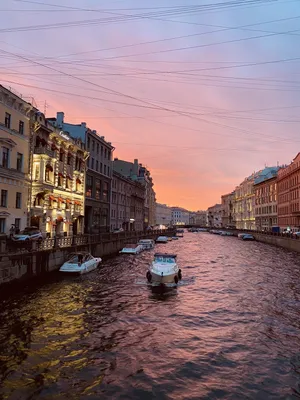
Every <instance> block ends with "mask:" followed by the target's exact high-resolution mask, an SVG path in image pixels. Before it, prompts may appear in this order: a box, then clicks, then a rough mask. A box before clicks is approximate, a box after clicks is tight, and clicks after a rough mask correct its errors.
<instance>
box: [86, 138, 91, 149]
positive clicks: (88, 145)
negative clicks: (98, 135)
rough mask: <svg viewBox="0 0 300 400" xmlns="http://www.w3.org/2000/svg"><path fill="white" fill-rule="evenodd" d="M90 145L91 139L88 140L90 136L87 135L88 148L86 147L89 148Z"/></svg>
mask: <svg viewBox="0 0 300 400" xmlns="http://www.w3.org/2000/svg"><path fill="white" fill-rule="evenodd" d="M90 145H91V140H90V138H89V137H88V139H87V148H88V149H89V148H90Z"/></svg>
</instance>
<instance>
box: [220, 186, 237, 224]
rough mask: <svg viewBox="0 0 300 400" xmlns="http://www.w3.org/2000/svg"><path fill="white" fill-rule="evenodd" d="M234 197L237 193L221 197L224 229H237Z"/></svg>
mask: <svg viewBox="0 0 300 400" xmlns="http://www.w3.org/2000/svg"><path fill="white" fill-rule="evenodd" d="M234 197H235V192H231V193H228V194H224V195H223V196H221V204H222V226H223V227H228V228H235V216H234V212H233V211H234V208H233V201H234Z"/></svg>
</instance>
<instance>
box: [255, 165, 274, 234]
mask: <svg viewBox="0 0 300 400" xmlns="http://www.w3.org/2000/svg"><path fill="white" fill-rule="evenodd" d="M278 170H279V167H270V168H265V169H264V170H263V171H262V172H261V174H260V175H259V176H258V177H256V178H255V179H254V186H253V187H254V193H255V226H256V229H257V230H264V231H265V230H266V231H270V230H272V228H273V227H276V226H278V218H277V182H276V181H277V173H278Z"/></svg>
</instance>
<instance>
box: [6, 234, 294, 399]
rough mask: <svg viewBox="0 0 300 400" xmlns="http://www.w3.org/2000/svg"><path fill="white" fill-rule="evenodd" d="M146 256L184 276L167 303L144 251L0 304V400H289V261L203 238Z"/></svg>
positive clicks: (268, 250) (188, 237) (285, 255)
mask: <svg viewBox="0 0 300 400" xmlns="http://www.w3.org/2000/svg"><path fill="white" fill-rule="evenodd" d="M157 249H159V251H167V252H172V253H177V254H178V262H179V263H180V266H181V269H182V272H183V281H182V282H181V284H180V285H179V286H178V287H177V288H175V289H171V290H169V291H168V292H166V293H155V292H153V291H152V290H151V288H150V287H149V286H148V285H147V284H146V281H145V274H146V268H147V265H148V264H149V263H150V261H151V259H152V257H153V253H154V251H150V252H144V253H142V254H140V255H138V256H136V257H134V256H127V257H126V256H119V257H116V258H114V259H111V260H109V261H107V262H105V263H103V265H102V266H101V268H100V269H99V270H97V271H94V272H92V273H90V274H88V275H86V276H83V277H62V276H60V275H59V274H54V275H53V276H51V277H50V278H49V280H48V282H47V283H43V284H42V283H40V284H39V285H38V286H37V285H36V286H35V287H34V288H33V287H31V288H30V287H29V288H25V289H22V291H20V292H18V293H17V294H12V295H10V296H6V298H5V299H1V308H0V323H1V325H0V399H10V400H19V399H21V400H23V399H28V400H29V399H31V400H32V399H43V400H45V399H56V400H60V399H61V400H65V399H70V400H71V399H76V400H78V399H142V400H147V399H162V400H165V399H176V400H177V399H233V400H238V399H262V400H266V399H299V398H300V301H299V300H300V259H299V255H298V254H293V253H289V252H287V251H285V250H282V249H279V248H275V247H271V246H268V245H265V244H262V243H254V242H243V241H240V240H238V239H237V238H235V237H220V236H216V235H210V234H208V233H186V234H185V236H184V238H182V239H179V240H178V241H174V242H170V243H168V244H164V245H157V246H156V250H157Z"/></svg>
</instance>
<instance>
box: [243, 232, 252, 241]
mask: <svg viewBox="0 0 300 400" xmlns="http://www.w3.org/2000/svg"><path fill="white" fill-rule="evenodd" d="M242 239H243V240H255V237H254V236H253V235H250V234H248V233H247V234H246V235H244V236H243V237H242Z"/></svg>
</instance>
